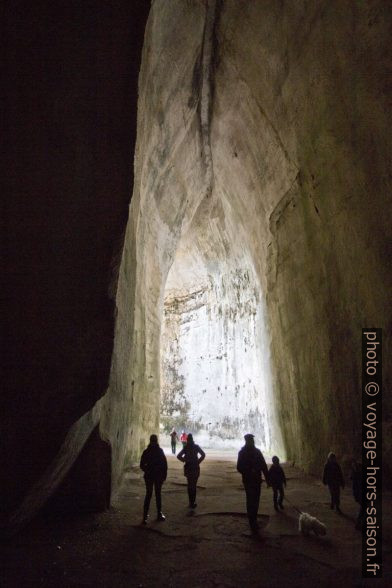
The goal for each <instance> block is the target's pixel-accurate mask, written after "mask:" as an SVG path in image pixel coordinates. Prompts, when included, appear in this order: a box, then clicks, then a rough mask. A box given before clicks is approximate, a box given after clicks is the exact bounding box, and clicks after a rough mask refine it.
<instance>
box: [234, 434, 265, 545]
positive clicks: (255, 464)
mask: <svg viewBox="0 0 392 588" xmlns="http://www.w3.org/2000/svg"><path fill="white" fill-rule="evenodd" d="M244 439H245V445H244V447H242V449H241V450H240V451H239V453H238V460H237V470H238V471H239V472H240V474H242V482H243V484H244V487H245V493H246V511H247V513H248V520H249V525H250V528H251V531H252V533H254V534H257V533H258V529H259V525H258V523H257V513H258V510H259V503H260V492H261V482H262V478H261V473H263V474H264V477H265V480H266V482H267V484H268V485H269V477H268V468H267V464H266V463H265V459H264V457H263V454H262V453H261V451H260V449H257V447H256V446H255V439H254V435H252V434H251V433H248V434H247V435H245V436H244Z"/></svg>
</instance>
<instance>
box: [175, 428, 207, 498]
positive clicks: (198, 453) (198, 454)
mask: <svg viewBox="0 0 392 588" xmlns="http://www.w3.org/2000/svg"><path fill="white" fill-rule="evenodd" d="M205 456H206V454H205V453H204V451H203V450H202V449H201V447H199V446H198V445H196V443H195V442H194V440H193V435H192V434H191V433H189V435H188V439H187V442H186V445H185V447H183V448H182V449H181V451H180V453H179V454H178V455H177V459H179V460H180V461H182V462H183V463H184V476H185V477H186V479H187V482H188V497H189V508H196V506H197V504H196V486H197V480H198V478H199V476H200V464H201V462H202V461H203V459H205Z"/></svg>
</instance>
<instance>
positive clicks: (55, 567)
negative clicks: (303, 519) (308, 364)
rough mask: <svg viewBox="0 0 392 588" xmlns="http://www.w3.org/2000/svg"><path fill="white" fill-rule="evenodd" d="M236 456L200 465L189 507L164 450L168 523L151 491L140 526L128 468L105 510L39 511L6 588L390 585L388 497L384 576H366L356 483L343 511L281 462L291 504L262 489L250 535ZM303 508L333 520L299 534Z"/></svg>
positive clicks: (8, 556) (138, 482)
mask: <svg viewBox="0 0 392 588" xmlns="http://www.w3.org/2000/svg"><path fill="white" fill-rule="evenodd" d="M235 459H236V456H235V454H234V453H228V452H224V453H223V452H219V453H218V452H216V451H208V452H207V459H206V460H205V462H203V464H202V466H201V476H200V478H199V483H198V495H197V503H198V507H197V509H196V510H195V511H194V512H193V511H190V510H189V509H188V499H187V494H186V484H185V478H184V476H183V473H182V464H181V463H180V462H179V461H178V460H177V459H175V457H174V456H171V455H168V461H169V474H168V479H167V481H166V483H165V485H164V487H163V512H164V513H165V515H166V517H167V518H166V521H164V522H158V521H156V520H155V518H156V510H155V503H154V498H153V501H152V503H151V509H150V519H149V521H150V522H149V523H148V525H147V526H142V525H141V524H140V523H141V517H142V505H143V498H144V482H143V478H142V476H141V472H140V471H139V470H138V468H130V469H129V471H128V472H127V475H126V480H125V483H124V485H123V488H122V491H121V493H120V495H119V496H118V497H117V499H116V500H115V503H114V505H113V507H112V508H111V509H110V510H109V511H107V512H104V513H100V514H91V515H84V516H83V517H78V518H69V517H67V519H66V520H64V519H62V520H61V519H53V518H52V519H50V520H49V519H47V518H46V519H44V518H43V517H42V516H41V517H40V518H39V519H37V520H36V521H35V522H34V524H32V525H30V526H29V527H28V528H26V529H25V530H24V531H23V532H22V533H20V534H19V535H17V536H15V537H13V538H12V539H11V540H9V541H8V542H7V544H6V545H3V552H4V556H5V557H4V560H3V561H4V565H3V569H2V575H1V580H2V581H1V587H2V588H11V587H12V588H13V587H15V588H16V587H17V588H23V587H29V588H39V587H45V588H76V587H90V586H91V587H92V586H100V587H105V588H132V587H143V588H144V587H145V588H150V587H161V586H162V587H168V588H177V587H181V588H184V587H186V588H189V587H191V588H196V587H202V586H203V587H204V586H207V587H228V588H229V587H230V588H242V587H248V586H249V587H261V586H263V587H264V586H267V587H269V586H271V587H277V588H281V587H284V586H292V587H302V586H329V587H332V586H342V587H343V586H344V587H349V586H375V587H376V586H377V588H378V587H380V586H389V587H390V586H392V574H391V566H390V552H391V543H390V537H391V534H390V531H391V521H392V513H391V504H392V501H391V496H390V495H388V496H384V501H383V514H384V516H383V520H384V529H383V531H384V548H383V551H384V553H383V558H384V578H383V579H382V580H373V579H371V580H366V581H365V580H362V578H361V533H360V532H359V531H358V530H356V529H355V526H354V523H355V515H356V513H357V505H356V504H355V502H354V500H353V498H352V496H351V489H350V485H349V484H348V487H347V488H346V489H345V490H344V491H343V496H342V504H341V508H342V511H343V514H342V515H339V514H337V513H336V512H334V511H331V509H330V507H329V500H328V494H327V491H326V489H325V487H324V486H323V485H322V484H321V482H320V481H319V480H318V479H316V478H313V477H310V476H306V475H304V474H303V473H302V472H301V471H300V470H298V469H295V468H293V467H290V466H289V465H287V464H286V465H285V466H284V469H285V472H286V476H287V478H288V484H287V491H286V495H287V498H288V500H289V501H290V504H289V502H288V501H286V503H285V510H284V511H282V512H279V513H276V512H275V511H274V509H273V504H272V490H271V489H270V488H267V487H266V486H265V484H264V485H263V488H262V494H261V501H260V509H259V522H260V527H261V531H260V537H259V538H255V537H252V536H251V534H250V533H249V529H248V522H247V518H246V515H245V512H246V511H245V494H244V490H243V487H242V483H241V477H240V475H239V474H238V473H237V471H236V468H235ZM292 505H294V506H295V507H297V508H298V509H300V510H303V511H306V512H309V513H310V514H312V515H313V516H316V517H317V518H318V519H320V520H321V521H322V522H324V523H325V525H326V526H327V536H326V537H316V536H310V537H304V536H302V535H299V533H298V514H297V512H296V510H295V509H294V508H293V506H292Z"/></svg>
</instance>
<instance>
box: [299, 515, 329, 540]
mask: <svg viewBox="0 0 392 588" xmlns="http://www.w3.org/2000/svg"><path fill="white" fill-rule="evenodd" d="M311 531H313V533H314V534H315V535H317V536H319V535H326V534H327V529H326V527H325V525H323V523H320V521H319V520H318V519H316V517H312V516H311V515H310V514H308V513H307V512H302V513H301V514H300V517H299V532H300V533H302V535H309V534H310V532H311Z"/></svg>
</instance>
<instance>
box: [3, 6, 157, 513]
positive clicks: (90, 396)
mask: <svg viewBox="0 0 392 588" xmlns="http://www.w3.org/2000/svg"><path fill="white" fill-rule="evenodd" d="M149 9H150V6H149V2H146V1H145V0H135V1H132V2H129V1H128V0H124V1H122V0H119V1H118V0H116V1H112V0H102V1H101V0H94V1H90V0H87V1H85V2H56V1H54V2H50V3H48V2H17V3H7V5H6V6H5V7H4V11H3V18H4V21H3V22H4V35H5V38H4V41H5V45H4V46H5V48H6V51H5V70H4V74H5V83H4V87H3V88H4V94H5V106H6V117H5V125H4V129H3V139H4V146H5V157H4V159H3V163H4V170H5V172H6V173H5V177H6V180H7V181H6V189H7V198H6V199H5V200H4V209H3V212H4V226H3V229H4V230H3V232H2V238H3V241H2V244H3V248H2V251H3V253H4V262H5V264H4V269H5V273H4V275H5V279H4V282H3V289H2V292H3V302H4V307H3V308H4V315H3V316H4V318H5V323H6V324H5V327H6V328H5V333H4V347H3V353H2V359H3V365H4V367H5V371H4V374H3V379H2V402H1V410H0V420H1V431H2V443H1V448H2V454H1V463H2V484H1V500H0V503H1V510H5V511H10V510H13V509H14V508H15V507H17V506H18V505H19V504H20V502H21V500H22V499H23V498H24V497H26V500H25V502H24V507H23V508H22V509H21V511H20V512H19V515H18V517H17V518H18V520H21V519H23V520H25V519H26V518H29V517H31V515H32V514H33V513H34V512H35V511H36V510H37V508H38V507H39V506H41V505H42V502H43V501H45V500H46V498H47V497H48V495H49V494H50V493H52V492H53V491H54V489H55V487H56V485H58V484H59V483H60V481H61V479H62V477H63V476H64V475H65V474H66V472H67V471H68V469H69V468H70V467H71V466H72V462H73V461H74V460H75V459H76V457H77V456H78V454H79V453H80V451H81V449H82V447H83V443H85V442H86V441H87V440H88V438H89V435H90V433H91V432H92V431H93V429H94V427H95V426H96V424H97V422H98V421H99V415H98V417H97V418H96V417H95V416H94V418H92V417H91V418H89V417H86V418H83V415H86V413H87V414H88V413H89V412H91V409H92V407H94V405H95V403H96V402H97V400H98V399H99V398H100V397H101V396H102V395H103V394H104V393H105V391H106V389H107V385H108V379H109V373H110V364H111V354H112V348H113V336H114V310H115V300H114V295H113V294H114V293H113V282H115V281H116V280H115V275H114V274H113V268H114V267H115V266H116V258H118V256H119V253H120V254H121V250H122V243H123V235H124V231H125V227H126V222H127V214H128V205H129V200H130V195H131V191H132V185H133V165H132V162H133V151H134V146H135V140H136V110H137V84H138V74H139V68H140V60H141V48H142V43H143V38H144V29H145V23H146V20H147V16H148V12H149ZM117 263H118V260H117ZM97 419H98V420H97ZM70 432H71V436H73V438H72V439H71V438H70V437H69V435H68V434H69V433H70ZM93 435H95V433H94V434H93ZM90 445H91V443H90ZM102 447H103V449H102V460H103V462H102V463H104V464H105V468H103V469H104V470H105V471H103V469H102V470H101V471H100V476H99V478H98V479H96V492H97V495H98V496H99V495H101V494H102V492H103V491H104V492H106V488H107V484H108V482H109V485H110V467H109V468H108V466H107V461H108V460H107V450H106V449H105V446H104V445H102ZM97 448H98V449H99V444H97ZM98 449H97V451H98ZM91 451H92V450H91V447H90V449H89V450H88V451H87V453H86V459H85V462H84V469H85V470H89V468H90V466H91V472H92V476H93V472H96V471H97V467H96V466H95V465H94V464H92V462H91V459H90V458H89V455H91ZM97 455H98V454H97ZM94 459H98V457H97V456H96V457H95V458H94ZM80 469H82V468H80ZM73 480H74V486H75V487H74V490H75V491H77V488H78V482H77V480H76V477H74V478H73ZM80 485H81V481H80V482H79V490H80ZM33 486H34V490H32V487H33ZM68 488H69V486H68ZM73 496H74V494H72V492H71V493H70V501H72V500H73Z"/></svg>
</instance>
